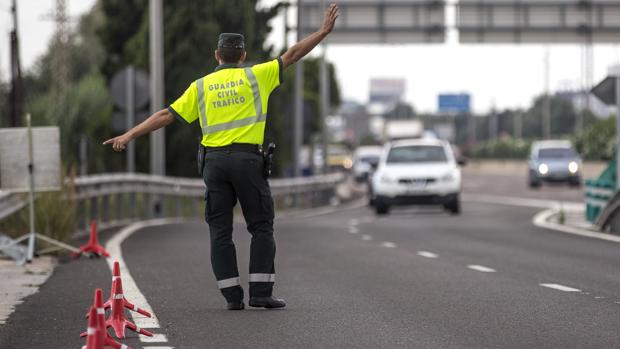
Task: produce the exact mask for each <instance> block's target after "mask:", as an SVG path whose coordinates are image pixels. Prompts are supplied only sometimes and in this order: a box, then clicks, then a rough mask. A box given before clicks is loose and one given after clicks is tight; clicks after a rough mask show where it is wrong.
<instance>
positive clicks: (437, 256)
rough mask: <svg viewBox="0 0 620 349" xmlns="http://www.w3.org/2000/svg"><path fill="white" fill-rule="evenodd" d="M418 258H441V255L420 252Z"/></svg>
mask: <svg viewBox="0 0 620 349" xmlns="http://www.w3.org/2000/svg"><path fill="white" fill-rule="evenodd" d="M418 256H420V257H424V258H439V255H438V254H436V253H433V252H428V251H418Z"/></svg>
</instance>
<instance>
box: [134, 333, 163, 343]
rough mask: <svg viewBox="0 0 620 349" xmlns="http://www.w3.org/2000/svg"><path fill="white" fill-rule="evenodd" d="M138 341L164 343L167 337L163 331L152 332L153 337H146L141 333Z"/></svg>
mask: <svg viewBox="0 0 620 349" xmlns="http://www.w3.org/2000/svg"><path fill="white" fill-rule="evenodd" d="M140 341H141V342H144V343H166V342H168V338H167V337H166V335H165V334H163V333H154V334H153V337H148V336H145V335H142V334H141V335H140Z"/></svg>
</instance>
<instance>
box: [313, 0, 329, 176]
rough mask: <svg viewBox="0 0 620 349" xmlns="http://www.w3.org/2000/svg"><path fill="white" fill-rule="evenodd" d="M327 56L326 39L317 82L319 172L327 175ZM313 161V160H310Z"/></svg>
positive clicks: (322, 3) (323, 6)
mask: <svg viewBox="0 0 620 349" xmlns="http://www.w3.org/2000/svg"><path fill="white" fill-rule="evenodd" d="M321 8H322V9H324V8H325V0H321ZM326 55H327V38H326V39H325V40H323V52H322V55H321V67H320V69H321V71H320V74H321V75H320V78H321V80H320V81H319V95H320V96H321V123H320V125H321V133H322V134H321V153H322V154H323V156H322V158H323V161H322V164H321V171H322V172H323V173H327V144H328V143H329V139H328V138H329V130H328V129H327V117H328V115H329V106H330V86H329V74H328V73H329V72H328V69H327V68H328V67H327V62H326ZM312 161H314V160H312Z"/></svg>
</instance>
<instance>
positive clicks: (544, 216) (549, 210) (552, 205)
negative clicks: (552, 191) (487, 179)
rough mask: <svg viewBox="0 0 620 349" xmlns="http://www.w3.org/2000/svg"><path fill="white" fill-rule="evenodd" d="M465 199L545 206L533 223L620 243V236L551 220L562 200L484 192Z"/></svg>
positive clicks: (564, 231) (571, 203)
mask: <svg viewBox="0 0 620 349" xmlns="http://www.w3.org/2000/svg"><path fill="white" fill-rule="evenodd" d="M463 200H464V201H472V202H481V203H488V204H499V205H508V206H520V207H533V208H544V209H545V210H544V211H542V212H539V213H538V214H537V215H535V216H534V218H532V223H533V224H534V225H535V226H537V227H539V228H545V229H550V230H555V231H559V232H562V233H567V234H573V235H579V236H584V237H589V238H593V239H599V240H605V241H611V242H617V243H620V236H618V235H612V234H606V233H600V232H595V231H590V230H586V229H580V228H576V227H570V226H566V225H562V224H558V223H553V222H549V221H548V220H549V218H550V217H551V216H553V215H555V214H557V213H558V212H559V211H558V210H559V209H558V206H559V204H560V201H557V200H556V201H553V200H541V199H525V198H516V197H511V196H500V195H483V194H467V193H465V194H464V195H463ZM562 205H563V206H564V207H569V206H573V207H577V206H579V207H583V203H581V202H572V201H565V202H563V203H562Z"/></svg>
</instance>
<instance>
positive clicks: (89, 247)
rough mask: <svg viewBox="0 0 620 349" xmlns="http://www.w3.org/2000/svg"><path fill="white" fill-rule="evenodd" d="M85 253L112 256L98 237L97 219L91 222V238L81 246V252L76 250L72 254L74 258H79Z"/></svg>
mask: <svg viewBox="0 0 620 349" xmlns="http://www.w3.org/2000/svg"><path fill="white" fill-rule="evenodd" d="M83 254H87V255H93V256H96V257H101V256H104V257H110V254H109V253H108V252H107V251H106V250H105V249H104V248H103V246H101V244H100V243H99V238H98V237H97V222H96V221H95V220H92V221H91V222H90V238H89V239H88V242H87V243H86V245H83V246H80V252H76V253H74V254H73V255H72V256H73V258H78V257H80V256H81V255H83Z"/></svg>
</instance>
